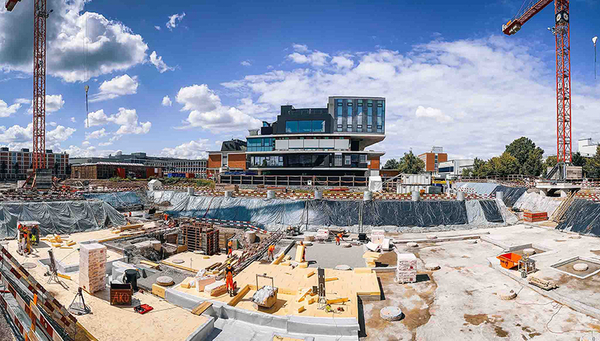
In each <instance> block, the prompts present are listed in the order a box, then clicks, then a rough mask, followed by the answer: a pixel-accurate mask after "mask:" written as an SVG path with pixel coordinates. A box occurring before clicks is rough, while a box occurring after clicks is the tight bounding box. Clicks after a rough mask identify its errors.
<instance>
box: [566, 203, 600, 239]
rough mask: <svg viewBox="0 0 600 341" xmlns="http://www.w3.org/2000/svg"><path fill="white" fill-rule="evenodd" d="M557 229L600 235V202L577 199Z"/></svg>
mask: <svg viewBox="0 0 600 341" xmlns="http://www.w3.org/2000/svg"><path fill="white" fill-rule="evenodd" d="M556 229H557V230H563V231H571V232H577V233H581V234H591V235H594V236H600V203H597V202H593V201H590V200H584V199H576V200H575V201H573V203H572V204H571V206H569V208H568V209H567V212H566V213H565V215H564V217H563V221H562V222H561V223H559V224H558V226H556Z"/></svg>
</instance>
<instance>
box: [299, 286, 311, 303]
mask: <svg viewBox="0 0 600 341" xmlns="http://www.w3.org/2000/svg"><path fill="white" fill-rule="evenodd" d="M311 290H312V288H304V289H300V290H299V291H300V292H299V293H298V299H297V300H296V302H302V301H304V298H305V297H306V295H308V293H309V292H311Z"/></svg>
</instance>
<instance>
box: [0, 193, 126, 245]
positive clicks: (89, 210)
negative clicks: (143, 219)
mask: <svg viewBox="0 0 600 341" xmlns="http://www.w3.org/2000/svg"><path fill="white" fill-rule="evenodd" d="M22 220H36V221H38V222H40V227H41V234H42V235H47V234H50V233H53V234H69V233H74V232H83V231H89V230H100V229H103V228H106V227H108V226H113V225H124V224H125V218H124V217H123V216H122V215H121V213H119V212H118V211H117V210H115V209H114V208H113V207H112V206H110V205H109V204H107V203H105V202H103V201H97V200H81V201H53V202H28V203H3V204H0V238H5V237H15V236H16V235H17V222H18V221H22Z"/></svg>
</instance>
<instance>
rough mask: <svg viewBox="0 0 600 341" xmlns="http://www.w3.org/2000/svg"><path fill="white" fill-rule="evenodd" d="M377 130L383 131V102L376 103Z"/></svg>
mask: <svg viewBox="0 0 600 341" xmlns="http://www.w3.org/2000/svg"><path fill="white" fill-rule="evenodd" d="M377 132H378V133H383V102H379V103H378V104H377Z"/></svg>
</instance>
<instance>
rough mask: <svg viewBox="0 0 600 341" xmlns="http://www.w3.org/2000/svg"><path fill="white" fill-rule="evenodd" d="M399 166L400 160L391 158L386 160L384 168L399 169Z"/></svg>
mask: <svg viewBox="0 0 600 341" xmlns="http://www.w3.org/2000/svg"><path fill="white" fill-rule="evenodd" d="M399 166H400V164H399V163H398V161H396V159H389V160H387V161H386V162H385V165H384V166H383V169H398V167H399Z"/></svg>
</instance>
